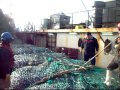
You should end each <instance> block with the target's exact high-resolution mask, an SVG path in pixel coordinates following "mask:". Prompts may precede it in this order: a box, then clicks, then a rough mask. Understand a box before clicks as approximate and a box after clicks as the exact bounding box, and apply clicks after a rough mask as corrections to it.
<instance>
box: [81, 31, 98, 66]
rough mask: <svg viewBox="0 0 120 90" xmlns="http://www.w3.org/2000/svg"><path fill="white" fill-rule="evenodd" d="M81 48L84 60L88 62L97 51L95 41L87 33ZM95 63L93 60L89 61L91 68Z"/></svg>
mask: <svg viewBox="0 0 120 90" xmlns="http://www.w3.org/2000/svg"><path fill="white" fill-rule="evenodd" d="M81 48H82V49H84V60H85V61H88V60H89V59H90V58H92V57H93V56H95V54H96V52H97V51H98V49H99V46H98V42H97V39H96V38H95V37H93V36H92V35H91V33H90V32H87V33H86V35H85V38H84V39H83V41H82V44H81ZM95 63H96V60H95V58H93V59H92V60H91V67H93V66H94V65H95Z"/></svg>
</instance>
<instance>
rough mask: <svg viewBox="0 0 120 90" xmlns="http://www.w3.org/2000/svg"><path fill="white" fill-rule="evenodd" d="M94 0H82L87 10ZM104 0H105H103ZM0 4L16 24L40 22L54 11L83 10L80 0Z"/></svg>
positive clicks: (4, 1) (7, 1)
mask: <svg viewBox="0 0 120 90" xmlns="http://www.w3.org/2000/svg"><path fill="white" fill-rule="evenodd" d="M94 1H95V0H83V2H84V4H85V6H86V8H87V9H88V10H91V9H92V6H93V4H94ZM100 1H102V0H100ZM104 1H105V0H104ZM0 6H1V8H2V9H3V11H4V13H9V14H10V13H11V12H12V13H11V15H12V17H13V18H14V19H15V23H16V24H23V23H25V22H27V21H34V22H35V23H37V24H38V23H40V20H41V19H43V18H49V16H50V15H52V14H55V13H61V12H63V13H65V14H67V13H72V12H79V11H84V10H85V8H84V6H83V4H82V2H81V0H1V2H0Z"/></svg>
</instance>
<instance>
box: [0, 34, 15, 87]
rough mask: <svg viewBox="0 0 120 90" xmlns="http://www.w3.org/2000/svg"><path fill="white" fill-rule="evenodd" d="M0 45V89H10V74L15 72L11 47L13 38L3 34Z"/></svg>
mask: <svg viewBox="0 0 120 90" xmlns="http://www.w3.org/2000/svg"><path fill="white" fill-rule="evenodd" d="M1 41H2V42H1V45H0V62H1V63H0V89H5V88H9V86H10V74H11V72H12V70H13V65H14V56H13V51H12V49H11V47H10V43H11V42H12V41H13V37H12V35H11V34H10V33H9V32H4V33H2V34H1Z"/></svg>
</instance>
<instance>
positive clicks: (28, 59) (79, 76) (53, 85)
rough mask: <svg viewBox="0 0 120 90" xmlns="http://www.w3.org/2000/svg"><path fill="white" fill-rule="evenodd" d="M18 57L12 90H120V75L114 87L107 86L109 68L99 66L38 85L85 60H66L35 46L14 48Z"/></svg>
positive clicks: (16, 46) (114, 78)
mask: <svg viewBox="0 0 120 90" xmlns="http://www.w3.org/2000/svg"><path fill="white" fill-rule="evenodd" d="M13 51H14V54H15V67H14V71H13V72H12V74H11V86H10V88H12V89H25V90H29V89H31V90H33V89H57V90H61V89H68V90H71V89H80V90H84V89H86V90H89V89H93V90H94V89H95V90H96V89H101V90H103V89H112V90H113V89H118V88H119V87H120V81H119V77H118V75H117V74H116V73H113V76H112V85H111V86H109V87H108V86H106V85H105V84H104V83H103V82H104V81H105V76H106V69H104V68H99V67H95V68H93V69H90V68H88V66H89V65H88V64H87V65H86V66H85V67H86V68H87V70H83V71H76V70H74V71H72V72H70V73H67V74H63V75H60V76H59V77H55V78H49V79H47V80H46V81H44V82H43V83H37V84H36V82H38V81H41V80H42V79H43V78H45V77H52V76H54V75H55V74H56V73H59V72H63V71H65V70H73V69H75V68H76V67H75V66H74V65H80V66H81V65H83V64H84V63H85V62H84V61H83V60H75V59H70V58H68V57H66V56H65V55H64V54H63V53H55V52H52V51H50V50H48V49H46V48H39V47H35V46H32V45H13Z"/></svg>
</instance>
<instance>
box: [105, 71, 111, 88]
mask: <svg viewBox="0 0 120 90" xmlns="http://www.w3.org/2000/svg"><path fill="white" fill-rule="evenodd" d="M111 78H112V71H110V70H107V71H106V79H105V82H104V83H105V84H106V85H107V86H110V85H111Z"/></svg>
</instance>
